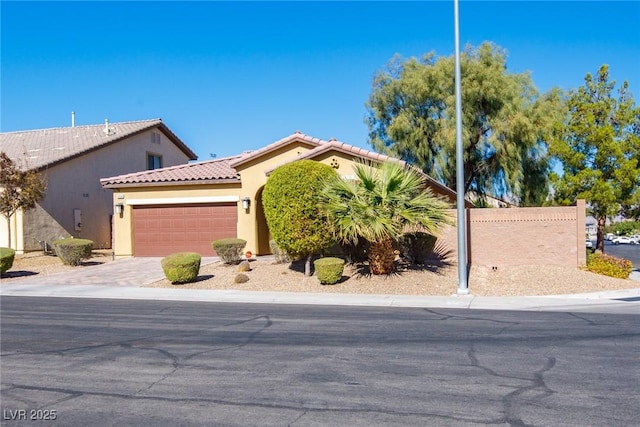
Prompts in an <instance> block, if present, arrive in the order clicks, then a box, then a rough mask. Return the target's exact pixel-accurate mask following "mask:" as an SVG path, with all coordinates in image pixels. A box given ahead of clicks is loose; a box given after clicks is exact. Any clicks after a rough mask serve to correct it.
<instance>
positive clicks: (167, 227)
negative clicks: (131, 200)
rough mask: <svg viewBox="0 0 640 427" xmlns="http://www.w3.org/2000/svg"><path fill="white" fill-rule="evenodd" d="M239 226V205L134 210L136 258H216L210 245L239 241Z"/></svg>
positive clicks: (203, 205) (216, 204) (136, 207)
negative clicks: (179, 255)
mask: <svg viewBox="0 0 640 427" xmlns="http://www.w3.org/2000/svg"><path fill="white" fill-rule="evenodd" d="M237 223H238V208H237V206H236V203H215V204H197V205H161V206H156V205H153V206H134V208H133V254H134V255H135V256H165V255H168V254H171V253H174V252H181V251H192V252H198V253H199V254H201V255H202V256H213V255H215V252H214V251H213V249H212V248H211V242H213V241H214V240H217V239H222V238H225V237H236V235H237Z"/></svg>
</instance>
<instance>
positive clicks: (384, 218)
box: [320, 162, 450, 274]
mask: <svg viewBox="0 0 640 427" xmlns="http://www.w3.org/2000/svg"><path fill="white" fill-rule="evenodd" d="M355 174H356V180H355V181H352V180H349V181H348V180H343V179H342V178H340V177H337V176H335V177H334V179H332V180H331V181H329V182H328V183H327V186H326V187H325V189H324V192H323V196H322V199H321V202H320V203H321V207H322V209H323V211H324V212H325V213H326V215H327V217H328V220H329V223H330V224H331V227H332V229H333V230H334V233H335V235H336V237H337V239H338V240H339V241H341V242H343V243H355V244H357V243H358V240H359V239H365V240H367V241H368V242H370V243H371V248H370V249H369V252H368V254H367V255H368V258H369V268H370V269H371V273H373V274H389V273H391V272H392V271H393V262H394V259H395V253H394V248H393V242H394V240H397V239H398V237H400V236H401V235H402V233H403V232H404V231H406V228H407V227H415V228H417V229H418V228H419V229H421V230H424V231H427V232H429V233H432V234H433V233H436V232H438V231H439V230H440V228H441V227H442V226H443V225H445V224H448V223H450V219H449V217H448V216H447V213H446V209H447V208H448V204H447V203H446V202H444V201H442V200H441V199H439V198H437V197H435V196H434V195H433V194H432V192H431V190H430V189H429V188H428V187H427V186H426V184H425V181H424V176H423V175H422V174H421V173H420V172H419V171H418V170H416V169H414V168H409V167H403V166H402V165H401V164H399V163H395V162H386V163H383V164H382V165H379V166H373V165H366V164H358V165H356V166H355Z"/></svg>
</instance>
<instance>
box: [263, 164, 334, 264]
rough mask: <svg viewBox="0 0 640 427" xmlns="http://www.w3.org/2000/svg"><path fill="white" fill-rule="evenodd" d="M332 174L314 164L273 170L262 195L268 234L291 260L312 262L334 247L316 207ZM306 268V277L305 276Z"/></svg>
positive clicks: (326, 166)
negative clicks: (315, 257)
mask: <svg viewBox="0 0 640 427" xmlns="http://www.w3.org/2000/svg"><path fill="white" fill-rule="evenodd" d="M335 176H336V172H335V170H334V169H333V168H332V167H331V166H329V165H325V164H323V163H319V162H316V161H313V160H297V161H295V162H292V163H288V164H285V165H283V166H280V167H278V168H277V169H275V170H274V171H273V172H272V173H271V174H270V175H269V179H267V183H266V184H265V186H264V191H263V192H262V206H263V208H264V215H265V218H266V220H267V225H268V226H269V231H270V232H271V234H272V235H273V239H274V240H275V241H276V242H277V244H278V247H279V248H280V249H282V250H284V251H285V252H286V253H287V254H289V256H292V257H294V258H298V259H300V258H307V259H308V267H309V272H308V273H309V274H308V275H311V272H310V270H311V258H310V256H311V255H312V254H315V253H321V252H323V251H324V250H326V249H328V248H330V247H331V245H333V243H334V241H335V239H334V237H333V233H332V232H331V229H330V228H329V227H328V226H327V222H326V220H325V216H324V215H323V214H322V212H321V211H320V208H319V207H318V202H319V200H320V194H321V193H322V190H323V188H324V186H325V182H326V181H327V180H328V179H329V178H333V177H335ZM306 267H307V266H306V265H305V275H307V268H306Z"/></svg>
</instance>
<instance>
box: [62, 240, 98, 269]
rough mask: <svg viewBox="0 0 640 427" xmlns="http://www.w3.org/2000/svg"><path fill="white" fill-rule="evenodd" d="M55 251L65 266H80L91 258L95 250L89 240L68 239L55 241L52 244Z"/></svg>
mask: <svg viewBox="0 0 640 427" xmlns="http://www.w3.org/2000/svg"><path fill="white" fill-rule="evenodd" d="M52 245H53V249H54V251H55V253H56V255H57V256H58V258H60V260H61V261H62V263H63V264H66V265H72V266H78V265H80V264H81V263H82V261H83V260H85V259H89V258H91V251H92V250H93V242H92V241H91V240H87V239H74V238H73V237H70V238H68V239H60V240H54V241H53V242H52Z"/></svg>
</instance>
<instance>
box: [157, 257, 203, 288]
mask: <svg viewBox="0 0 640 427" xmlns="http://www.w3.org/2000/svg"><path fill="white" fill-rule="evenodd" d="M200 260H201V257H200V254H198V253H195V252H177V253H174V254H171V255H167V256H166V257H164V258H162V261H161V262H160V264H161V265H162V271H164V275H165V277H166V278H167V280H169V281H170V282H171V283H189V282H193V281H194V280H195V279H196V277H198V273H199V272H200Z"/></svg>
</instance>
